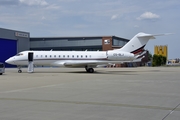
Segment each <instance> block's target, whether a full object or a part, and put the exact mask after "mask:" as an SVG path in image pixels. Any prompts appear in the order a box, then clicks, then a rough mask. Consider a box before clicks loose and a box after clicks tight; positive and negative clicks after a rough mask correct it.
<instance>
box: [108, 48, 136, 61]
mask: <svg viewBox="0 0 180 120" xmlns="http://www.w3.org/2000/svg"><path fill="white" fill-rule="evenodd" d="M106 55H107V58H108V60H112V61H132V60H134V59H135V57H134V54H133V53H129V52H123V51H119V50H109V51H107V52H106Z"/></svg>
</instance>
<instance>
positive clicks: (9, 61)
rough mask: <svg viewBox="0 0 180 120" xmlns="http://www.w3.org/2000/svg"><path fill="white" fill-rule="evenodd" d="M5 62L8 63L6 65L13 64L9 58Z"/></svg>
mask: <svg viewBox="0 0 180 120" xmlns="http://www.w3.org/2000/svg"><path fill="white" fill-rule="evenodd" d="M5 62H6V63H8V64H12V63H13V59H12V58H9V59H7V60H6V61H5Z"/></svg>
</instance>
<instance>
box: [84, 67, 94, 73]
mask: <svg viewBox="0 0 180 120" xmlns="http://www.w3.org/2000/svg"><path fill="white" fill-rule="evenodd" d="M85 69H86V71H87V72H88V73H93V72H94V69H93V68H88V67H87V66H86V67H85Z"/></svg>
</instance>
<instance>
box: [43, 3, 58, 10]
mask: <svg viewBox="0 0 180 120" xmlns="http://www.w3.org/2000/svg"><path fill="white" fill-rule="evenodd" d="M59 8H60V6H58V5H56V4H52V5H49V6H47V7H46V9H48V10H57V9H59Z"/></svg>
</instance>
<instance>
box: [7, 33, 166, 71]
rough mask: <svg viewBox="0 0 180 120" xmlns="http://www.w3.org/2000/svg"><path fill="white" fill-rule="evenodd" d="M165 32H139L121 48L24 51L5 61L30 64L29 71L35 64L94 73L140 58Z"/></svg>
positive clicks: (22, 64) (18, 64)
mask: <svg viewBox="0 0 180 120" xmlns="http://www.w3.org/2000/svg"><path fill="white" fill-rule="evenodd" d="M160 35H165V34H156V35H153V34H146V33H138V34H137V35H135V36H134V37H133V38H132V39H131V40H130V41H129V42H128V43H127V44H125V45H124V46H123V47H122V48H120V49H115V50H108V51H52V50H51V51H23V52H20V53H18V54H17V55H15V56H13V57H10V58H9V59H7V60H6V61H5V62H6V63H8V64H12V65H17V66H18V72H19V73H21V72H22V70H21V67H22V66H28V72H30V73H31V72H34V66H59V67H69V68H85V70H86V71H87V72H88V73H93V72H94V68H95V67H98V66H101V65H108V64H117V63H119V64H120V63H124V62H133V61H134V60H136V59H137V58H139V53H141V52H142V51H143V49H144V47H145V45H146V44H147V42H148V41H149V40H150V39H155V36H160Z"/></svg>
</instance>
